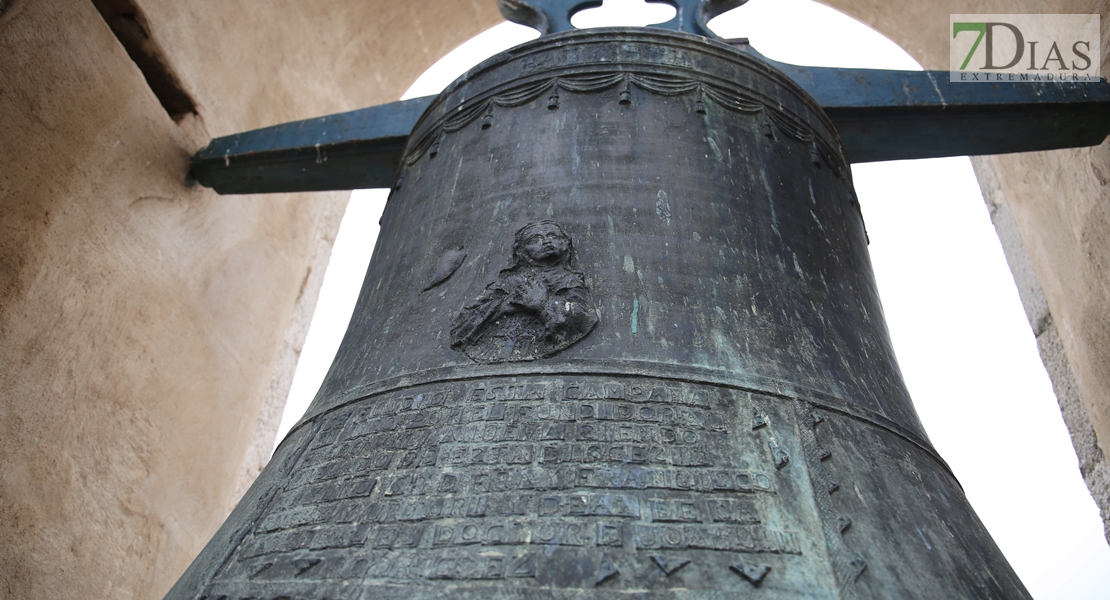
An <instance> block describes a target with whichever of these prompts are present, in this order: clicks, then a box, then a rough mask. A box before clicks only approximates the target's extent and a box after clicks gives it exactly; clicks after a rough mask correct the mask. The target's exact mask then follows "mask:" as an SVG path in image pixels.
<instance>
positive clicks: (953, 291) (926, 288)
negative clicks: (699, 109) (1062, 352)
mask: <svg viewBox="0 0 1110 600" xmlns="http://www.w3.org/2000/svg"><path fill="white" fill-rule="evenodd" d="M483 1H492V0H483ZM673 10H674V9H672V8H669V7H666V6H662V5H657V4H656V5H650V4H649V5H644V4H643V0H606V4H605V6H604V7H603V8H602V9H597V10H596V11H584V12H582V13H579V14H578V15H576V17H575V18H574V19H573V22H574V23H575V25H576V26H578V27H584V26H599V25H609V24H612V25H646V24H648V23H656V22H661V21H665V20H667V19H669V18H670V16H671V15H673ZM601 11H607V12H608V13H609V14H608V15H607V14H606V12H601ZM590 13H594V14H592V15H591V14H590ZM613 14H616V15H617V18H618V19H621V20H618V21H616V22H614V21H613V20H612V18H613V17H612V15H613ZM630 15H631V16H630ZM622 17H623V18H622ZM711 26H712V29H713V30H714V31H715V32H716V33H717V34H718V35H720V36H721V37H723V38H738V37H747V38H749V39H750V41H751V44H752V46H753V47H754V48H756V49H757V50H758V51H760V52H761V53H762V54H764V55H765V56H768V57H770V58H773V59H775V60H779V61H782V62H789V63H795V64H806V65H819V66H842V67H866V68H883V69H913V70H917V69H920V66H919V65H918V64H917V63H916V62H915V61H914V60H913V59H912V58H910V57H909V55H907V54H906V53H905V51H903V50H902V49H901V48H899V47H898V46H897V45H895V44H894V43H893V42H891V41H890V40H887V39H886V38H884V37H883V36H882V35H880V34H879V33H877V32H875V31H874V30H872V29H870V28H868V27H867V26H865V25H863V24H861V23H859V22H857V21H855V20H854V19H852V18H850V17H847V16H845V15H843V14H841V13H839V12H837V11H835V10H833V9H831V8H828V7H825V6H822V5H820V4H816V3H814V2H810V1H809V0H752V1H751V2H749V3H748V4H747V5H745V6H743V7H741V8H739V9H736V10H734V11H731V12H729V13H726V14H724V15H722V16H720V17H718V18H717V19H715V20H714V21H713V22H712V23H711ZM534 37H536V33H535V32H534V31H533V30H531V29H528V28H526V27H521V26H518V25H513V24H509V23H505V24H502V25H498V26H497V27H494V28H493V29H490V30H489V31H486V32H485V33H482V34H481V35H479V36H477V37H475V38H473V39H471V40H470V41H468V42H466V43H465V44H463V45H462V46H460V47H459V48H457V49H456V50H455V51H454V52H452V53H451V54H449V55H448V56H446V57H444V58H443V59H442V60H440V61H439V62H438V63H436V64H435V65H433V66H432V67H431V68H430V69H428V71H426V72H425V73H424V74H423V75H422V76H421V77H420V79H418V80H417V81H416V83H414V84H413V86H412V88H410V89H409V91H408V92H406V94H405V96H404V97H405V98H413V97H418V96H424V95H429V94H436V93H439V91H440V90H442V89H443V88H444V87H446V85H447V84H448V83H450V82H451V81H452V80H453V79H455V78H456V77H458V76H459V75H461V74H462V73H464V72H465V71H466V70H467V69H469V68H470V67H471V66H473V65H475V64H477V63H478V62H480V61H482V60H483V59H485V58H487V57H488V56H491V55H493V54H495V53H497V52H500V51H502V50H505V49H508V48H510V47H512V46H515V45H517V44H519V43H522V42H524V41H527V40H529V39H533V38H534ZM852 171H853V176H854V179H855V183H856V191H857V193H858V195H859V199H860V203H861V205H862V208H863V214H864V219H865V221H866V224H867V231H868V233H869V235H870V238H871V245H870V252H871V257H872V262H873V264H874V268H875V273H876V277H877V278H878V283H879V291H880V294H881V296H882V301H883V308H884V311H885V312H886V318H887V324H888V326H889V328H890V333H891V337H892V339H893V342H894V347H895V351H896V352H897V355H898V360H899V363H900V365H901V367H902V373H903V375H904V376H905V379H906V383H907V385H908V386H909V389H910V393H911V395H912V396H913V399H914V404H915V405H916V406H917V410H918V413H919V414H920V415H921V419H922V421H923V422H924V424H925V428H926V430H927V431H928V432H929V436H930V438H931V439H932V441H933V443H934V445H935V446H936V448H937V450H938V451H939V452H940V453H941V455H942V456H944V458H945V460H946V461H948V463H949V465H950V466H951V467H952V470H953V471H954V472H955V473H956V476H957V477H958V479H959V480H960V483H961V484H962V485H963V486H964V489H965V491H966V493H967V496H968V498H969V499H970V500H971V503H972V505H973V506H974V507H975V510H976V512H977V513H978V514H979V517H980V518H981V519H982V520H983V522H984V524H985V525H986V527H987V529H988V530H989V531H990V533H991V535H992V536H993V537H994V539H995V541H996V542H997V543H998V545H999V547H1001V548H1002V551H1003V552H1004V553H1005V554H1006V557H1007V558H1008V559H1009V561H1010V563H1011V564H1012V565H1013V567H1014V569H1015V570H1016V571H1017V573H1018V575H1019V576H1020V577H1021V579H1022V581H1024V582H1025V585H1026V586H1027V587H1028V588H1029V591H1030V592H1031V593H1032V594H1033V596H1034V598H1037V599H1038V600H1053V599H1059V600H1077V599H1090V600H1095V599H1098V600H1103V599H1105V598H1107V597H1108V596H1110V591H1108V590H1110V548H1108V547H1107V544H1106V540H1105V538H1104V537H1103V531H1102V524H1101V521H1100V519H1099V514H1098V508H1097V507H1096V506H1095V503H1094V501H1093V500H1092V499H1091V497H1090V495H1089V493H1088V491H1087V488H1086V486H1085V485H1084V483H1083V480H1082V478H1081V477H1080V473H1079V467H1078V462H1077V459H1076V457H1075V452H1074V450H1073V449H1072V446H1071V440H1070V438H1069V437H1068V433H1067V429H1066V428H1065V426H1064V423H1063V419H1062V418H1061V416H1060V410H1059V407H1058V405H1057V404H1056V398H1055V396H1054V395H1053V393H1052V386H1051V384H1050V382H1049V379H1048V375H1047V374H1046V373H1045V370H1044V366H1043V365H1042V363H1041V360H1040V356H1039V355H1038V353H1037V347H1036V340H1035V339H1034V337H1033V334H1032V331H1031V330H1030V328H1029V325H1028V323H1027V322H1026V320H1025V313H1024V311H1023V310H1022V307H1021V303H1020V301H1019V299H1018V295H1017V289H1016V288H1015V286H1014V281H1013V278H1012V277H1011V275H1010V272H1009V268H1008V267H1007V265H1006V260H1005V257H1004V256H1003V253H1002V248H1001V246H1000V244H999V242H998V237H997V235H996V234H995V232H994V227H993V226H992V224H991V222H990V217H989V215H988V213H987V209H986V206H985V204H984V202H983V198H982V195H981V193H980V191H979V186H978V183H977V182H976V179H975V175H974V173H973V172H972V169H971V162H970V161H969V160H968V159H967V158H946V159H934V160H918V161H899V162H890V163H871V164H863V165H854V166H853V167H852ZM385 197H386V192H385V190H359V191H356V192H355V193H354V194H353V195H352V196H351V202H350V205H349V206H348V208H347V213H346V215H345V216H344V219H343V224H342V226H341V227H340V231H339V235H338V237H337V238H336V241H335V246H334V248H333V249H332V258H331V263H330V265H329V266H328V272H327V274H326V275H325V278H324V283H323V287H322V289H321V291H320V300H319V302H318V304H317V307H316V314H315V316H314V318H313V321H312V326H311V328H310V330H309V333H308V338H307V340H306V342H305V346H304V350H303V351H302V353H301V358H300V362H299V363H298V365H297V372H296V375H295V376H294V379H293V386H292V389H291V390H290V394H289V402H288V405H287V407H286V410H285V415H284V418H283V420H282V424H281V428H280V430H279V434H278V439H279V440H280V439H281V438H282V437H283V436H284V435H285V433H286V432H287V431H288V430H289V428H290V427H291V426H292V425H293V424H294V423H296V421H297V420H298V419H299V418H300V417H301V415H302V414H303V413H304V411H305V409H306V408H307V407H308V404H309V402H310V401H311V400H312V397H313V396H314V395H315V393H316V390H317V389H318V388H319V386H320V383H321V381H322V380H323V377H324V375H325V374H326V373H327V370H328V367H329V366H330V364H331V360H332V358H333V357H334V356H335V352H336V350H337V349H338V347H339V342H340V340H341V338H342V336H343V333H344V331H345V330H346V327H347V322H348V321H349V320H350V316H351V311H352V310H353V309H354V303H355V299H356V297H357V295H358V291H359V288H360V287H361V285H362V279H363V277H364V275H365V271H366V266H367V264H368V263H369V261H370V253H371V251H372V250H373V248H374V241H375V239H376V237H377V232H378V219H379V218H380V215H381V211H382V208H383V207H384V204H385Z"/></svg>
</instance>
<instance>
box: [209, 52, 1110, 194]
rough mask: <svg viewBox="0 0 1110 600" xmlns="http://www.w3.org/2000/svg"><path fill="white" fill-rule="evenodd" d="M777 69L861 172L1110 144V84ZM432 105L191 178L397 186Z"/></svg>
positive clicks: (245, 150)
mask: <svg viewBox="0 0 1110 600" xmlns="http://www.w3.org/2000/svg"><path fill="white" fill-rule="evenodd" d="M744 50H745V51H749V52H751V50H750V49H748V48H744ZM753 54H754V52H753ZM761 58H762V57H761ZM764 60H767V59H764ZM767 62H769V63H771V64H772V65H774V66H775V67H776V68H778V69H780V70H782V71H783V72H784V73H785V74H786V75H788V76H789V77H790V78H791V79H793V80H794V81H796V82H797V83H798V84H799V85H801V86H802V87H803V88H804V89H805V90H806V91H807V92H809V93H810V95H812V96H813V97H814V98H815V99H816V100H817V102H818V103H819V104H820V105H821V106H822V107H824V109H825V112H826V113H828V115H829V117H830V118H831V119H832V121H833V123H834V124H835V125H836V128H837V130H838V131H839V132H840V136H841V139H842V140H843V142H844V147H845V149H846V150H847V153H848V158H849V160H850V161H851V162H874V161H883V160H900V159H910V158H933V157H940V156H965V155H980V154H1006V153H1011V152H1031V151H1038V150H1055V149H1060V148H1074V147H1082V146H1095V145H1098V144H1100V143H1102V141H1103V140H1104V139H1105V138H1106V136H1107V135H1108V134H1110V85H1108V84H1107V83H1106V81H1105V80H1103V81H1100V82H1098V83H1069V84H1061V83H1027V82H1020V83H952V82H950V81H949V74H948V72H947V71H881V70H872V69H835V68H821V67H801V66H796V65H787V64H783V63H777V62H774V61H769V60H768V61H767ZM432 99H433V97H431V96H428V97H424V98H415V99H412V100H405V101H401V102H394V103H391V104H385V105H381V106H374V107H370V108H364V109H361V110H356V111H352V112H347V113H341V114H336V115H330V116H326V117H319V118H316V119H309V120H306V121H296V122H293V123H286V124H284V125H276V126H274V127H267V128H264V129H257V130H254V131H247V132H244V133H239V134H235V135H231V136H227V137H221V138H216V139H214V140H212V142H211V143H209V144H208V146H206V147H205V148H203V149H202V150H201V151H200V152H198V153H197V154H196V155H195V156H194V157H193V164H192V169H191V172H190V173H191V176H192V177H193V178H195V179H196V180H197V181H198V182H200V183H201V184H203V185H205V186H208V187H211V188H213V189H215V190H216V191H217V192H219V193H221V194H257V193H266V192H298V191H323V190H348V189H358V188H375V187H378V188H380V187H390V186H391V185H392V184H393V179H394V177H395V174H396V171H397V166H398V164H399V163H400V158H401V151H402V150H403V148H404V145H405V142H406V140H407V138H408V135H409V133H410V132H411V131H412V128H413V126H415V125H416V121H417V120H418V119H419V118H420V115H421V114H422V113H423V112H424V110H425V109H426V108H427V107H428V105H430V104H431V102H432Z"/></svg>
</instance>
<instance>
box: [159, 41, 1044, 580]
mask: <svg viewBox="0 0 1110 600" xmlns="http://www.w3.org/2000/svg"><path fill="white" fill-rule="evenodd" d="M399 175H400V177H403V181H404V186H403V187H400V186H399V185H398V187H396V188H395V189H394V191H393V194H392V196H391V198H390V200H389V203H388V205H387V207H386V209H385V214H384V217H383V221H382V230H381V235H380V237H379V239H378V243H377V248H376V249H375V251H374V257H373V259H372V261H371V264H370V267H369V270H368V272H367V275H366V279H365V282H364V284H363V288H362V293H361V295H360V297H359V300H358V305H357V308H356V310H355V314H354V317H353V318H352V320H351V323H350V326H349V328H348V330H347V334H346V337H345V339H344V341H343V345H342V347H341V349H340V351H339V353H338V355H337V357H336V360H335V363H334V364H333V365H332V367H331V371H330V372H329V374H328V376H327V379H326V380H325V383H324V385H323V386H322V388H321V389H320V391H319V393H318V395H317V396H316V399H315V401H314V402H313V404H312V406H311V407H310V409H309V410H308V412H307V414H306V415H305V417H304V419H303V420H302V421H301V422H300V423H299V424H298V425H297V426H296V427H295V428H294V429H293V430H292V431H291V433H290V434H289V436H288V437H287V438H286V439H285V440H284V442H283V443H282V444H281V446H280V448H279V449H278V450H277V453H276V454H275V455H274V458H273V460H272V461H271V463H270V465H269V466H268V467H267V468H266V470H265V471H264V472H263V473H262V475H261V476H260V477H259V478H258V480H257V481H256V482H255V484H254V486H253V487H252V488H251V489H250V491H249V492H248V493H247V495H246V497H245V498H244V499H243V500H242V502H241V503H240V504H239V506H238V507H237V508H236V509H235V511H234V512H233V513H232V515H231V517H230V518H229V519H228V521H227V522H226V523H225V524H224V526H223V527H222V528H221V529H220V530H219V532H218V533H217V534H216V536H215V537H214V538H213V540H212V541H211V542H210V543H209V545H208V546H207V548H205V550H204V551H203V552H202V554H201V555H200V556H199V557H198V558H197V560H196V562H195V563H194V564H193V565H192V567H190V569H189V570H188V572H187V573H186V574H185V575H184V576H183V577H182V579H181V581H180V582H179V583H178V584H177V586H175V587H174V589H173V590H172V591H171V592H170V594H169V597H170V598H205V599H208V600H214V599H217V598H228V599H231V598H306V599H307V598H311V599H322V598H380V597H393V598H401V597H404V598H409V597H413V598H424V597H452V598H455V597H466V598H493V597H496V598H510V597H512V598H519V597H528V598H539V597H544V598H583V597H607V598H608V597H615V596H616V595H617V594H623V595H627V596H629V597H631V596H633V595H634V596H635V597H652V598H654V597H660V598H662V597H667V598H704V597H718V595H720V597H724V595H725V594H728V595H730V596H733V595H735V596H737V597H752V598H760V597H766V598H842V597H861V598H1023V597H1028V594H1027V592H1026V591H1025V589H1024V588H1023V586H1022V584H1021V582H1020V581H1019V580H1018V578H1017V576H1016V575H1015V574H1014V573H1013V571H1012V570H1011V569H1010V567H1009V565H1008V564H1007V563H1006V561H1005V559H1004V558H1003V557H1002V555H1001V553H1000V552H999V550H998V548H997V547H996V546H995V544H994V542H993V541H992V540H991V539H990V537H989V536H988V534H987V533H986V531H985V530H984V528H983V526H982V524H981V523H980V521H979V519H978V518H977V517H976V516H975V515H974V513H973V512H972V509H971V507H970V506H969V504H968V502H967V500H966V498H965V497H964V494H963V492H962V490H961V489H960V486H959V484H958V483H957V481H956V479H955V478H954V477H953V475H952V473H951V471H950V470H949V469H948V467H947V465H946V464H945V463H944V461H943V460H941V458H940V457H939V456H938V455H937V453H936V451H935V450H934V449H933V447H932V446H931V445H930V443H929V440H928V438H927V436H926V435H925V432H924V431H923V429H922V427H921V424H920V422H919V421H918V418H917V415H916V413H915V411H914V408H913V405H912V404H911V402H910V398H909V395H908V393H907V391H906V387H905V385H904V383H903V381H902V377H901V374H900V373H899V370H898V366H897V363H896V361H895V358H894V353H893V351H892V348H891V343H890V340H889V338H888V335H887V331H886V326H885V324H884V321H883V313H882V307H881V305H880V303H879V298H878V294H877V291H876V286H875V281H874V276H873V274H872V271H871V265H870V260H869V258H868V253H867V239H866V234H865V231H864V224H863V220H862V218H861V215H860V211H859V205H858V203H857V201H856V198H855V194H854V191H853V189H852V182H851V172H850V170H849V168H848V163H847V160H846V159H845V156H844V152H843V149H842V146H841V144H840V141H839V138H838V136H837V133H836V131H835V130H834V129H833V127H832V125H831V124H830V121H829V119H828V118H827V117H826V116H825V114H824V113H822V111H821V109H820V108H819V107H818V105H817V104H816V103H815V102H814V101H813V100H812V99H811V98H810V97H809V96H807V95H806V94H805V93H804V92H803V91H802V90H801V89H800V88H799V87H798V86H797V85H796V84H794V83H793V82H792V81H790V80H789V79H787V78H786V77H785V76H783V75H782V74H781V73H779V72H778V71H776V70H775V69H773V68H772V67H770V66H768V65H767V64H765V63H763V62H761V61H760V60H758V59H756V58H754V57H752V56H750V55H747V54H745V53H743V52H740V51H738V50H737V49H735V48H733V47H730V46H729V45H727V44H724V43H721V42H718V41H712V40H708V39H705V38H702V37H698V36H694V35H689V34H683V33H673V32H666V31H662V30H647V29H607V30H594V31H587V32H567V33H558V34H554V35H549V36H545V37H542V38H540V39H539V40H536V41H533V42H530V43H527V44H524V45H522V46H519V47H517V48H514V49H512V50H510V51H508V52H506V53H504V54H502V55H499V56H498V57H496V58H494V59H491V60H490V61H487V62H485V63H483V64H481V65H479V66H478V67H476V68H474V69H473V70H472V71H470V72H469V73H468V74H467V75H465V76H464V77H462V78H461V79H459V80H458V81H456V82H455V83H454V84H452V85H451V86H450V87H449V88H448V89H447V90H445V91H444V92H443V94H441V95H440V96H439V98H438V99H437V100H436V101H435V102H434V103H433V104H432V106H431V107H430V108H429V109H428V111H427V112H426V113H425V114H424V116H423V117H422V119H421V120H420V122H419V124H418V125H417V127H416V129H415V130H414V132H413V135H412V137H411V138H410V139H409V142H408V146H407V148H406V150H405V157H404V162H403V164H402V170H401V173H400V174H399Z"/></svg>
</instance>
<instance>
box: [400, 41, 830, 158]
mask: <svg viewBox="0 0 1110 600" xmlns="http://www.w3.org/2000/svg"><path fill="white" fill-rule="evenodd" d="M605 41H630V42H631V41H648V42H651V43H655V44H663V45H671V46H687V48H688V49H691V50H695V51H698V52H705V53H708V54H711V55H716V56H717V57H718V58H721V59H724V60H728V61H733V62H736V63H739V64H741V65H742V66H743V67H745V68H749V69H752V70H753V71H755V72H756V73H758V74H759V75H760V76H763V77H766V78H768V79H770V80H772V81H773V82H774V83H775V84H776V85H778V86H780V87H783V88H786V89H788V90H789V91H790V92H791V93H793V95H794V96H796V97H797V98H798V99H799V100H800V101H801V102H802V103H803V104H805V105H806V107H807V108H809V109H810V110H811V111H812V112H813V114H814V115H815V116H816V118H817V119H818V120H819V121H821V124H822V125H823V126H824V128H825V130H826V132H827V134H828V135H829V137H830V138H831V141H833V142H835V144H834V149H835V150H836V151H837V152H838V153H839V155H840V156H839V158H840V160H841V162H842V164H843V165H844V167H845V170H846V171H848V172H849V175H848V176H849V177H850V170H849V169H848V168H847V167H848V165H849V164H850V163H849V161H848V157H847V151H846V150H845V148H844V143H843V141H842V140H841V139H840V132H839V131H837V129H836V126H835V125H834V124H833V122H832V119H830V118H829V116H828V115H827V114H825V109H824V108H822V107H821V105H820V104H818V102H817V101H816V100H815V99H814V98H813V96H811V95H810V94H809V92H807V91H806V90H805V88H803V87H802V86H801V85H800V84H798V83H797V82H796V81H794V80H793V79H791V78H790V77H789V76H788V75H786V74H785V73H783V72H782V71H780V70H779V69H778V68H776V67H775V66H774V65H773V64H771V63H770V62H768V61H767V60H765V58H764V57H762V55H759V54H758V53H752V52H747V51H744V50H741V49H739V48H737V47H736V46H735V45H732V44H729V43H727V41H725V40H720V39H713V38H707V37H705V36H701V35H697V34H693V33H687V32H682V31H674V30H670V29H660V28H654V27H650V26H648V27H596V28H590V29H575V30H572V31H561V32H559V33H552V34H547V35H541V36H540V37H538V38H536V39H533V40H529V41H527V42H524V43H522V44H519V45H516V46H513V47H512V48H509V49H508V50H504V51H502V52H499V53H497V54H495V55H493V56H491V57H489V58H487V59H486V60H483V61H482V62H480V63H478V64H477V65H474V66H473V67H471V68H470V69H469V70H468V71H467V72H465V73H463V74H462V75H460V76H459V77H458V78H456V79H455V80H454V81H452V82H451V83H450V84H448V86H447V87H446V88H444V89H443V91H442V92H440V93H439V94H438V95H436V97H435V99H434V100H432V102H431V103H430V104H429V105H428V107H427V108H426V109H425V110H424V113H423V114H421V115H420V118H419V119H418V120H417V122H416V125H415V126H414V127H413V129H412V133H411V134H410V135H409V138H408V141H407V142H406V143H405V147H404V149H403V151H402V157H407V156H409V153H410V152H411V151H412V146H413V144H414V142H415V141H416V140H419V139H420V138H421V136H422V135H423V134H425V133H426V131H427V129H428V128H429V127H430V126H433V125H435V123H436V122H438V121H440V120H441V119H442V118H444V117H445V116H446V115H447V114H448V110H447V109H445V107H444V105H445V104H446V103H447V102H448V100H449V99H450V98H451V97H452V96H453V95H455V94H456V92H458V91H459V90H460V88H461V87H463V86H465V85H466V84H467V83H469V82H470V81H471V80H473V79H477V78H478V77H480V76H482V75H484V74H486V73H488V72H491V71H493V70H495V69H497V68H499V67H500V66H501V65H503V64H504V63H505V62H507V61H509V60H513V59H520V58H523V57H526V56H528V55H531V54H538V53H540V52H544V51H546V50H550V49H551V48H553V47H555V48H558V47H569V46H573V45H577V44H585V43H598V42H605ZM621 64H627V63H617V62H614V63H613V65H615V66H616V65H621ZM562 68H565V65H559V66H553V67H550V69H549V70H551V71H555V70H558V69H562ZM545 70H548V69H543V70H537V71H536V72H537V73H542V72H544V71H545ZM474 97H475V96H472V97H465V98H463V99H461V101H460V102H459V104H458V106H457V107H455V109H456V110H458V109H460V108H462V107H463V106H464V105H465V104H466V103H467V102H468V101H471V100H473V99H474ZM407 167H408V165H407V164H406V161H405V159H404V158H402V163H401V166H400V169H399V171H398V173H399V174H400V173H403V172H404V171H405V170H406V169H407Z"/></svg>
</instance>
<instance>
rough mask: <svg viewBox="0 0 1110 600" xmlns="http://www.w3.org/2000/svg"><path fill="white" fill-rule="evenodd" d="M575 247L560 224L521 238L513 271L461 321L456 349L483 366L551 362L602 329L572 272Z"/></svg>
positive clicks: (455, 330) (527, 230)
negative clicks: (550, 358)
mask: <svg viewBox="0 0 1110 600" xmlns="http://www.w3.org/2000/svg"><path fill="white" fill-rule="evenodd" d="M572 256H573V244H572V242H571V239H570V237H569V236H568V235H567V234H566V232H565V231H563V228H562V227H560V226H559V224H558V223H555V222H554V221H539V222H536V223H529V224H527V225H525V226H524V227H522V228H520V230H519V231H517V232H516V236H515V239H514V241H513V258H512V261H513V262H512V266H511V267H509V268H508V269H505V270H503V271H501V273H500V274H499V275H498V276H497V280H496V281H494V282H493V283H490V284H489V285H488V286H486V289H485V291H483V292H482V295H481V296H480V297H479V298H478V299H477V300H475V301H474V302H472V303H470V304H467V305H466V306H465V307H464V308H463V309H462V311H460V312H459V315H458V316H457V317H456V318H455V324H454V327H452V329H451V347H452V348H455V349H457V350H460V351H462V352H465V353H466V355H467V356H469V357H470V358H472V359H474V360H475V361H477V362H480V363H496V362H505V361H516V360H533V359H536V358H541V357H544V356H551V355H552V354H555V353H556V352H559V351H560V350H562V349H564V348H566V347H568V346H570V345H571V344H574V343H575V342H577V341H578V340H581V339H582V338H583V337H585V336H586V335H587V334H588V333H590V331H591V330H592V329H593V328H594V326H595V325H597V310H596V309H594V306H593V304H592V303H591V301H590V294H589V290H588V289H586V280H585V277H584V276H583V275H582V273H579V272H577V271H574V270H571V268H570V261H571V257H572Z"/></svg>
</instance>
